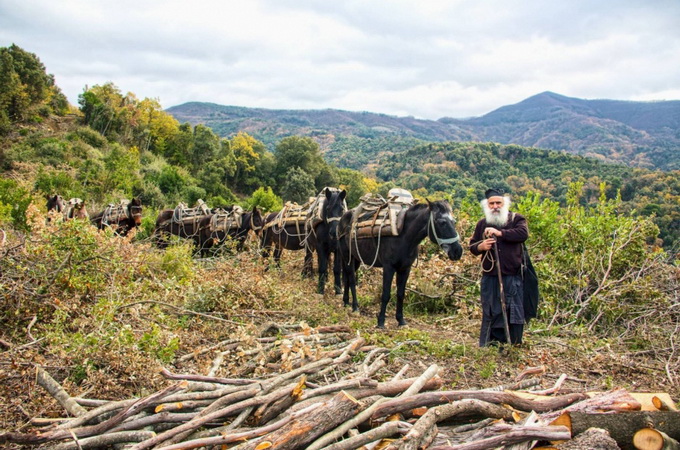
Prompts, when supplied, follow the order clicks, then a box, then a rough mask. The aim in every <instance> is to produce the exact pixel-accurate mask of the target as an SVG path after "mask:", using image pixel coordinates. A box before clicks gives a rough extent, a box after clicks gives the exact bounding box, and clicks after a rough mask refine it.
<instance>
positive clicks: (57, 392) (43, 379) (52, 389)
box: [36, 366, 87, 417]
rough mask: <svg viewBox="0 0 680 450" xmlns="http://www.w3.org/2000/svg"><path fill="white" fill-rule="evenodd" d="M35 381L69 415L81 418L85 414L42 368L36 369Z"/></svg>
mask: <svg viewBox="0 0 680 450" xmlns="http://www.w3.org/2000/svg"><path fill="white" fill-rule="evenodd" d="M36 372H37V373H36V379H37V382H38V384H39V385H40V386H42V387H43V388H45V390H46V391H47V392H49V393H50V395H51V396H52V397H54V398H55V399H56V400H57V401H58V402H59V404H60V405H61V406H63V407H64V409H65V410H66V411H68V413H69V414H71V415H72V416H74V417H78V416H82V415H85V414H87V410H86V409H85V408H83V407H82V406H80V405H79V404H78V402H76V401H75V400H74V398H73V397H71V396H70V395H68V393H67V392H66V391H65V390H64V388H63V387H61V385H60V384H59V383H57V382H56V381H55V380H54V378H52V377H51V376H50V374H49V373H47V372H46V371H45V370H44V369H43V368H42V367H40V366H37V367H36Z"/></svg>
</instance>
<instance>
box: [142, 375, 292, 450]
mask: <svg viewBox="0 0 680 450" xmlns="http://www.w3.org/2000/svg"><path fill="white" fill-rule="evenodd" d="M294 386H295V385H294V384H293V385H290V386H287V388H289V389H293V387H294ZM253 390H254V389H253ZM240 394H241V395H244V393H243V392H241V393H240ZM253 395H254V394H252V395H245V397H244V398H245V400H242V401H240V402H237V403H231V404H229V405H228V406H226V407H224V408H222V409H218V410H217V411H213V412H211V413H210V414H207V415H205V416H197V417H196V418H194V419H192V420H191V421H189V422H187V423H185V424H183V425H180V426H178V427H175V428H172V429H170V430H168V431H165V432H164V433H161V434H159V435H158V436H155V437H153V438H151V439H147V440H146V441H144V442H140V443H139V444H137V445H135V446H134V447H132V450H142V449H146V448H151V447H153V446H155V445H158V444H161V443H165V444H166V445H170V444H174V442H171V441H172V440H174V438H175V437H176V436H182V435H184V436H186V435H187V434H190V433H191V432H193V431H194V430H196V429H197V428H199V427H201V426H203V425H205V424H206V423H210V422H212V421H214V420H216V419H220V418H222V417H226V416H230V415H234V414H236V413H238V412H239V411H241V410H243V409H246V408H250V407H251V406H257V405H261V404H263V403H267V402H270V401H272V400H275V399H278V398H280V397H281V396H282V395H285V389H280V390H278V391H275V392H273V393H271V394H268V395H263V396H262V397H253ZM220 400H222V399H220ZM218 401H219V400H218ZM216 403H217V402H216ZM206 409H207V408H206ZM168 441H170V442H168Z"/></svg>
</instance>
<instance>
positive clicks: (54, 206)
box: [47, 194, 66, 222]
mask: <svg viewBox="0 0 680 450" xmlns="http://www.w3.org/2000/svg"><path fill="white" fill-rule="evenodd" d="M65 207H66V202H64V198H63V197H62V196H61V195H59V194H54V195H53V196H51V197H48V198H47V222H51V221H52V217H51V216H54V215H55V214H54V212H52V211H56V212H58V213H59V214H63V213H64V208H65Z"/></svg>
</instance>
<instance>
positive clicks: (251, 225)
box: [250, 213, 264, 234]
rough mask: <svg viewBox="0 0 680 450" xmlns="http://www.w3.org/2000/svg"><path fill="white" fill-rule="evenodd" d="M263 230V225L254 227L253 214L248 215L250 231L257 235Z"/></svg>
mask: <svg viewBox="0 0 680 450" xmlns="http://www.w3.org/2000/svg"><path fill="white" fill-rule="evenodd" d="M263 228H264V225H260V226H259V227H257V226H255V213H250V229H251V230H253V231H254V232H255V234H257V232H258V231H260V230H261V229H263Z"/></svg>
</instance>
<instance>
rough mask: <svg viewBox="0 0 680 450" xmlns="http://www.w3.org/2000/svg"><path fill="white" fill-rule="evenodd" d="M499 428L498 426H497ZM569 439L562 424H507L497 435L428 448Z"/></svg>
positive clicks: (470, 449) (466, 449)
mask: <svg viewBox="0 0 680 450" xmlns="http://www.w3.org/2000/svg"><path fill="white" fill-rule="evenodd" d="M499 428H500V427H499ZM567 439H571V433H569V430H568V429H567V427H563V426H550V425H548V426H525V427H512V426H510V425H509V426H508V429H507V432H505V433H502V434H499V435H498V436H493V437H489V438H486V439H481V440H478V441H474V442H468V443H465V444H457V445H451V446H438V447H432V448H431V449H430V450H486V449H489V448H496V447H500V446H504V445H509V444H517V443H519V442H524V441H532V440H541V441H562V440H567Z"/></svg>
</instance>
